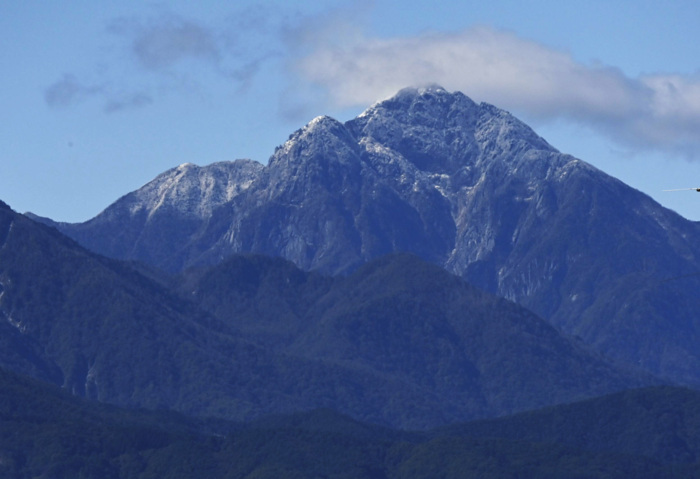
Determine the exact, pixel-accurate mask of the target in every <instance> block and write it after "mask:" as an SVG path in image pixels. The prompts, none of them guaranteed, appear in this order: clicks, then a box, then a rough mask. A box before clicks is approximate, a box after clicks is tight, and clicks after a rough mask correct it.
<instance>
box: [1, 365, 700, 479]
mask: <svg viewBox="0 0 700 479" xmlns="http://www.w3.org/2000/svg"><path fill="white" fill-rule="evenodd" d="M667 404H671V405H672V406H673V407H674V409H673V411H675V412H676V414H678V415H679V417H680V418H687V419H688V420H687V421H685V422H683V421H678V420H675V418H674V417H673V416H670V415H669V412H668V410H667V409H666V405H667ZM699 404H700V399H699V398H698V393H697V392H690V391H684V390H680V389H673V388H663V389H643V390H637V391H630V392H626V393H623V394H616V395H612V396H608V397H605V398H600V399H596V400H594V401H586V402H582V403H576V404H571V405H567V406H560V407H555V408H551V409H546V410H542V411H536V412H533V413H532V414H531V415H529V414H524V415H520V416H514V417H505V418H500V419H498V420H495V421H489V422H488V423H482V422H478V423H467V424H464V425H460V426H455V427H451V428H447V429H440V430H433V431H427V432H424V433H413V432H404V431H396V430H391V429H386V428H382V427H378V426H373V425H369V424H365V423H361V422H358V421H355V420H353V419H351V418H349V417H347V416H343V415H341V414H338V413H336V412H333V411H331V410H328V409H321V410H315V411H310V412H305V413H297V414H294V415H276V416H272V417H265V418H261V419H259V420H256V421H253V422H250V423H246V424H240V423H229V422H225V421H221V420H218V421H216V422H214V421H200V420H193V419H191V418H187V417H183V416H181V415H178V414H175V413H170V412H163V411H147V410H127V409H120V408H116V407H113V406H108V405H104V404H99V403H95V402H92V401H88V400H85V399H83V398H78V397H75V396H71V395H69V394H67V392H66V391H65V390H60V389H58V388H57V387H55V386H50V385H46V384H43V383H40V382H38V381H36V380H32V379H29V378H27V377H23V376H20V375H16V374H13V373H10V372H8V371H6V370H4V369H2V368H0V475H2V477H3V478H8V479H29V478H32V477H84V478H115V479H116V478H123V479H131V478H134V479H136V478H138V479H148V478H158V477H169V478H189V477H193V476H197V477H207V478H211V479H216V478H253V477H328V478H343V477H355V478H366V479H377V478H386V477H395V478H401V479H412V478H418V477H436V476H440V477H465V476H468V477H471V476H476V475H478V476H479V477H484V478H490V477H518V476H522V475H523V474H525V475H527V476H528V477H609V478H622V477H641V478H661V477H695V476H697V474H698V467H697V458H698V453H699V451H700V443H699V442H698V424H697V419H696V418H697V417H698V416H699V415H700V407H699ZM618 414H620V417H619V418H618V417H616V416H617V415H618ZM607 421H609V423H607V424H609V427H608V428H607V429H605V425H606V422H607ZM552 425H556V428H555V429H552ZM601 426H602V427H601ZM601 433H603V435H602V436H601ZM596 439H602V442H596ZM572 443H577V446H572V445H571V444H572Z"/></svg>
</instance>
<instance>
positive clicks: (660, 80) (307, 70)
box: [296, 27, 700, 157]
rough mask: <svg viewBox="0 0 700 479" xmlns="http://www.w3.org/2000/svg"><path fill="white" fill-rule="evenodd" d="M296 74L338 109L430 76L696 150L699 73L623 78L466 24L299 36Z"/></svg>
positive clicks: (634, 143) (503, 103)
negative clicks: (397, 32)
mask: <svg viewBox="0 0 700 479" xmlns="http://www.w3.org/2000/svg"><path fill="white" fill-rule="evenodd" d="M304 48H305V49H306V50H307V51H308V53H307V54H306V55H304V56H303V57H302V58H300V60H299V62H298V63H297V65H296V67H297V71H298V72H299V73H300V74H301V75H302V76H303V77H304V78H305V79H306V80H308V81H310V82H312V83H314V84H316V85H318V86H321V87H323V88H324V89H325V90H326V91H327V92H328V94H329V96H330V98H331V99H332V100H333V101H334V102H335V103H336V104H337V105H339V106H358V105H363V104H369V103H371V102H373V101H375V100H377V99H381V98H386V97H388V96H390V95H392V94H393V93H395V92H396V91H397V90H399V89H401V88H403V87H405V86H407V85H420V84H425V83H428V82H434V83H439V84H441V85H442V86H444V87H445V88H448V89H451V90H460V91H462V92H464V93H465V94H467V95H469V96H471V97H472V98H474V99H475V100H478V101H487V102H489V103H493V104H495V105H497V106H499V107H502V108H506V109H510V110H513V111H515V112H517V113H519V114H525V115H527V116H528V117H530V118H533V119H540V120H553V119H566V120H571V121H575V122H578V123H581V124H584V125H587V126H589V127H592V128H594V129H596V130H598V131H600V132H602V133H603V134H605V135H607V136H609V137H611V138H612V139H613V140H615V141H616V142H618V143H619V144H621V145H624V146H626V147H629V148H632V149H635V148H637V147H644V148H649V147H651V148H655V149H660V150H673V151H674V153H681V154H684V155H686V156H688V157H693V156H695V155H696V154H695V153H694V151H696V150H698V149H699V147H700V135H698V132H700V77H698V76H681V75H673V74H656V75H647V76H640V77H637V78H631V77H629V76H627V75H625V74H624V73H623V72H622V71H621V70H619V69H617V68H615V67H611V66H605V65H599V64H584V63H581V62H579V61H577V60H575V59H574V58H573V57H572V56H571V55H570V54H569V53H567V52H563V51H559V50H556V49H553V48H550V47H547V46H544V45H542V44H539V43H537V42H534V41H531V40H528V39H525V38H522V37H519V36H517V35H515V34H513V33H510V32H505V31H501V30H496V29H493V28H488V27H475V28H471V29H468V30H464V31H459V32H453V33H425V34H422V35H417V36H412V37H397V38H372V37H367V36H361V37H360V36H355V37H354V38H353V41H352V42H348V43H344V44H343V43H338V42H319V41H314V42H313V43H307V44H306V45H304Z"/></svg>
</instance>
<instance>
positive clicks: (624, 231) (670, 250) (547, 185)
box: [59, 87, 700, 386]
mask: <svg viewBox="0 0 700 479" xmlns="http://www.w3.org/2000/svg"><path fill="white" fill-rule="evenodd" d="M219 167H223V166H222V165H219V166H217V168H219ZM231 167H233V166H231ZM207 168H209V167H205V168H203V169H202V171H208V170H207ZM236 168H237V167H236ZM170 174H172V172H171V173H170ZM246 178H247V180H246V181H243V180H240V181H242V182H243V183H245V184H246V185H248V184H249V186H248V188H246V189H245V190H242V191H241V192H240V194H237V195H235V196H232V197H231V198H230V200H229V201H226V202H223V203H220V204H219V203H217V204H212V207H211V208H210V210H211V216H208V217H207V218H200V219H198V220H197V221H196V222H195V223H196V224H195V223H188V221H189V220H188V219H187V218H188V217H187V216H186V215H184V214H181V213H177V214H173V215H171V216H168V217H167V221H165V219H164V224H160V225H158V229H154V228H155V225H154V228H150V227H143V226H142V221H141V220H137V219H135V217H130V216H128V215H117V214H116V212H118V211H122V210H124V209H125V208H127V205H128V203H127V202H126V199H122V200H119V201H117V202H116V203H115V204H114V205H112V206H110V207H109V208H107V209H106V210H105V211H104V212H103V213H101V214H100V215H99V216H98V217H96V218H95V219H94V220H91V221H90V222H87V223H84V224H80V225H59V227H60V228H61V229H62V230H63V231H65V232H67V233H68V234H70V235H72V236H73V237H75V238H78V239H79V240H80V241H82V242H83V244H86V245H88V246H89V247H90V248H92V249H93V250H95V251H101V252H105V253H107V254H113V255H116V256H117V257H120V258H127V259H134V258H138V259H141V260H143V261H146V262H149V263H151V264H154V265H156V266H159V267H164V268H167V269H170V270H179V269H181V268H183V267H185V266H188V265H198V264H214V263H217V262H219V261H221V260H222V259H223V258H226V257H228V256H229V255H230V254H231V253H236V252H257V253H263V254H268V255H272V256H282V257H284V258H287V259H289V260H291V261H293V262H294V263H295V264H297V265H299V266H300V267H302V268H303V269H306V270H314V269H315V270H320V271H323V272H329V273H337V272H348V271H352V270H354V269H355V268H357V267H358V266H359V265H360V264H362V263H364V262H366V261H368V260H370V259H372V258H375V257H379V256H381V255H384V254H386V253H389V252H393V251H408V252H413V253H415V254H417V255H419V256H420V257H422V258H424V259H426V260H428V261H431V262H434V263H436V264H440V265H443V266H444V267H446V268H447V269H448V270H450V271H452V272H454V273H456V274H458V275H461V276H463V277H464V278H466V279H468V280H469V281H470V282H472V283H473V284H475V285H477V286H479V287H481V288H483V289H486V290H487V291H490V292H493V293H496V294H498V295H500V296H504V297H506V298H509V299H512V300H514V301H516V302H518V303H519V304H521V305H524V306H526V307H527V308H528V309H531V310H532V311H534V312H535V313H537V314H539V315H541V316H542V317H544V318H546V319H547V320H549V321H550V322H551V323H552V324H554V325H555V326H557V327H559V328H561V329H562V330H563V331H565V332H567V333H568V334H571V335H576V336H578V337H580V338H582V339H583V340H584V341H585V342H586V343H588V344H590V345H593V346H594V347H595V348H596V349H597V350H599V351H601V352H602V353H604V354H606V355H609V356H611V357H614V358H616V359H618V360H621V361H625V362H627V363H629V364H632V365H642V366H643V367H645V368H647V369H648V370H649V371H651V372H653V373H655V374H660V375H663V376H665V377H667V378H670V379H672V380H674V381H678V382H680V383H683V384H690V385H695V386H698V385H700V350H698V349H697V348H696V347H695V345H696V344H697V343H698V340H700V323H698V321H696V320H695V319H694V318H695V317H696V314H695V312H696V311H698V309H700V297H698V296H697V295H696V294H695V292H696V291H697V290H698V288H699V287H700V277H694V276H686V277H684V278H682V279H681V280H674V281H666V280H667V279H670V278H676V277H679V276H683V275H687V274H689V273H694V272H697V271H700V224H697V223H693V222H690V221H687V220H685V219H683V218H681V217H680V216H678V215H677V214H675V213H673V212H671V211H669V210H666V209H664V208H662V207H661V206H659V205H658V204H657V203H655V202H654V201H653V200H651V199H650V198H648V197H647V196H645V195H643V194H642V193H640V192H638V191H636V190H633V189H632V188H629V187H628V186H626V185H624V184H623V183H621V182H620V181H617V180H616V179H614V178H611V177H610V176H608V175H606V174H604V173H603V172H601V171H599V170H597V169H596V168H594V167H592V166H590V165H589V164H586V163H585V162H583V161H580V160H578V159H576V158H573V157H571V156H569V155H566V154H562V153H560V152H558V151H557V150H556V149H554V148H553V147H552V146H550V145H549V144H548V143H547V142H546V141H545V140H543V139H542V138H540V137H538V136H537V135H536V134H535V133H534V132H533V131H532V130H531V129H530V128H529V127H527V126H526V125H525V124H523V123H522V122H520V121H518V120H517V119H515V118H514V117H512V116H511V115H510V114H508V113H507V112H504V111H502V110H499V109H497V108H495V107H493V106H491V105H487V104H476V103H474V102H472V101H471V100H470V99H469V98H467V97H466V96H464V95H463V94H461V93H449V92H446V91H445V90H443V89H441V88H439V87H430V88H424V89H406V90H403V91H401V92H399V93H398V94H397V95H396V96H395V97H393V98H391V99H389V100H386V101H383V102H381V103H378V104H376V105H374V106H372V107H370V108H369V109H368V110H367V111H365V112H364V113H363V114H362V115H360V116H359V117H358V118H356V119H354V120H351V121H349V122H347V123H345V124H342V123H340V122H338V121H335V120H333V119H331V118H328V117H319V118H316V119H314V120H313V121H312V122H310V123H309V124H308V125H307V126H305V127H304V128H302V129H300V130H299V131H297V132H295V133H294V134H293V135H291V137H290V139H289V140H288V141H287V142H286V143H285V144H284V145H282V146H281V147H279V148H278V149H277V150H276V151H275V153H274V154H273V155H272V157H271V159H270V162H269V164H268V165H267V166H266V167H258V168H256V169H254V172H249V174H248V176H247V177H246ZM144 188H145V189H152V188H153V185H147V186H146V187H144ZM139 191H141V190H139ZM134 194H140V193H139V192H136V193H134ZM173 198H179V199H180V201H182V202H185V203H187V202H189V201H191V199H190V198H192V197H191V196H187V195H182V196H177V195H175V196H173ZM195 198H199V197H197V196H195ZM205 203H206V202H205ZM206 204H208V203H206ZM217 205H218V206H217ZM149 208H150V209H153V208H155V206H153V205H152V206H149ZM127 209H128V208H127ZM164 218H165V217H164ZM180 222H184V223H183V224H184V225H185V227H183V229H182V230H180V231H182V234H180V233H178V234H169V233H168V232H172V231H178V228H179V227H178V224H180ZM187 225H190V226H187ZM122 231H135V232H136V233H135V234H134V235H133V236H134V238H137V237H139V236H140V235H141V234H143V235H145V236H147V237H149V238H152V239H153V242H152V243H151V245H152V246H149V248H148V251H152V252H153V253H152V254H146V251H145V250H144V252H143V253H144V254H141V253H138V254H136V253H133V252H134V251H135V249H138V248H137V246H136V244H137V241H136V240H135V239H133V240H129V239H128V238H124V247H123V249H122V250H120V251H115V249H114V248H113V246H112V245H110V244H109V241H106V238H111V237H114V236H119V235H121V232H122ZM158 232H162V236H160V237H159V236H158V234H159V233H158ZM158 244H159V245H160V246H157V245H158Z"/></svg>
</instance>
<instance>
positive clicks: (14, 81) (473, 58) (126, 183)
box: [0, 0, 700, 221]
mask: <svg viewBox="0 0 700 479" xmlns="http://www.w3.org/2000/svg"><path fill="white" fill-rule="evenodd" d="M699 20H700V4H698V3H697V2H695V1H684V0H679V1H669V2H658V1H654V2H652V1H644V0H641V1H639V0H638V1H616V2H610V1H598V0H590V1H589V2H583V3H582V2H565V1H558V2H557V1H539V2H537V1H531V2H528V1H506V0H490V1H489V2H485V1H483V0H481V1H478V2H476V1H443V2H439V3H437V2H432V3H430V2H412V1H402V2H398V1H379V0H377V1H369V0H367V1H354V2H349V1H331V0H326V1H323V0H318V1H315V2H296V3H295V2H289V1H288V2H282V1H267V2H266V1H237V2H215V1H207V0H203V1H199V2H189V1H172V2H145V1H134V0H120V1H112V0H103V1H100V2H93V1H87V0H81V1H78V0H74V1H72V0H67V1H65V2H54V1H38V0H37V1H19V0H7V1H3V2H0V31H2V35H0V65H1V66H2V72H3V73H2V75H0V107H1V108H2V112H3V114H4V121H3V126H2V128H0V199H2V200H3V201H5V202H7V203H8V204H10V206H12V207H13V208H14V209H15V210H17V211H20V212H25V211H32V212H33V213H36V214H39V215H43V216H48V217H51V218H53V219H56V220H60V221H83V220H87V219H89V218H91V217H92V216H94V215H96V214H97V213H99V212H100V211H101V210H102V209H104V208H105V207H106V206H108V205H109V204H110V203H111V202H113V201H114V200H116V199H117V198H119V197H120V196H122V195H124V194H126V193H128V192H130V191H132V190H135V189H137V188H139V187H140V186H142V185H143V184H145V183H147V182H148V181H150V180H151V179H152V178H154V177H155V176H156V175H157V174H159V173H161V172H163V171H165V170H166V169H168V168H171V167H174V166H177V165H179V164H181V163H185V162H192V163H196V164H200V165H204V164H208V163H212V162H215V161H222V160H233V159H236V158H252V159H254V160H257V161H260V162H262V163H266V162H267V159H268V158H269V156H270V155H271V154H272V153H273V151H274V148H275V146H277V145H279V144H281V143H283V142H284V141H285V140H286V139H287V137H288V136H289V134H290V133H292V132H293V131H294V130H295V129H297V128H299V127H301V126H303V125H304V124H306V123H307V122H308V121H310V120H311V119H312V118H314V117H315V116H318V115H321V114H327V115H330V116H333V117H335V118H337V119H338V120H341V121H344V120H348V119H350V118H353V117H354V116H356V115H357V114H359V113H360V112H361V111H362V110H364V109H365V108H366V107H367V106H369V105H370V104H372V103H374V102H375V101H378V100H381V99H384V98H386V97H388V96H391V95H392V94H393V93H395V92H396V91H397V90H398V89H400V88H402V87H404V86H409V85H420V84H425V83H438V84H440V85H442V86H444V87H445V88H447V89H448V90H459V91H462V92H463V93H465V94H466V95H468V96H470V97H471V98H472V99H474V100H476V101H485V102H488V103H492V104H494V105H496V106H498V107H500V108H504V109H507V110H509V111H511V112H513V113H514V114H515V115H516V116H518V117H519V118H521V119H522V120H524V121H526V122H527V123H528V124H530V125H531V126H532V127H533V128H534V129H535V130H536V131H537V132H538V133H539V134H540V135H542V136H543V137H544V138H545V139H547V141H549V143H551V144H552V145H554V146H555V147H557V148H558V149H559V150H561V151H563V152H565V153H570V154H572V155H574V156H576V157H578V158H581V159H583V160H585V161H588V162H590V163H592V164H594V165H595V166H597V167H598V168H600V169H601V170H603V171H605V172H607V173H609V174H611V175H613V176H616V177H618V178H620V179H621V180H623V181H624V182H626V183H627V184H629V185H631V186H633V187H634V188H637V189H639V190H641V191H643V192H645V193H647V194H649V195H651V196H652V197H654V198H655V199H656V200H657V201H659V202H660V203H662V204H663V205H664V206H667V207H669V208H671V209H673V210H675V211H677V212H678V213H680V214H682V215H683V216H685V217H687V218H689V219H693V220H700V195H698V194H697V193H694V192H674V193H668V192H663V191H662V190H664V189H672V188H683V187H695V186H700V31H699V29H698V28H697V25H698V21H699Z"/></svg>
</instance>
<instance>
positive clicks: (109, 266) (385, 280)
mask: <svg viewBox="0 0 700 479" xmlns="http://www.w3.org/2000/svg"><path fill="white" fill-rule="evenodd" d="M0 244H1V245H2V246H0V284H1V285H2V296H1V297H0V324H1V325H3V327H2V329H0V333H2V336H0V339H1V340H2V343H3V345H4V346H5V347H6V349H5V350H4V351H3V352H2V353H0V361H1V362H0V366H2V367H5V368H8V369H11V370H13V371H16V372H21V373H25V374H32V375H34V376H35V377H37V378H40V379H43V380H45V381H48V382H53V383H54V384H57V385H59V386H61V387H63V388H65V389H66V390H68V391H70V392H72V393H73V394H76V395H81V396H85V397H88V398H91V399H96V400H99V401H102V402H108V403H112V404H117V405H121V406H127V407H147V408H158V409H170V410H176V411H180V412H183V413H186V414H190V415H196V416H216V417H225V418H229V419H236V420H243V419H250V418H253V417H259V416H261V415H264V414H270V413H290V412H296V411H306V410H311V409H314V408H319V407H327V408H332V409H334V410H337V411H340V412H342V413H344V414H348V415H350V416H352V417H354V418H356V419H361V420H365V421H369V422H373V423H377V424H386V425H390V426H393V427H402V428H428V427H432V426H437V425H444V424H448V423H450V422H454V421H465V420H469V419H473V418H481V417H493V416H496V415H502V414H505V413H509V412H515V411H523V410H526V409H531V408H534V407H542V406H545V405H551V404H556V403H560V402H569V401H573V400H577V399H582V398H586V397H592V396H595V395H599V394H605V393H609V392H613V391H618V390H622V389H627V388H630V387H638V386H643V385H648V384H653V383H654V382H655V380H653V379H652V378H649V377H648V376H645V375H642V374H639V373H636V372H633V371H627V370H623V369H620V368H618V367H616V366H612V365H611V364H610V363H608V362H607V361H605V360H604V359H603V358H601V357H599V356H597V355H596V354H593V353H590V352H589V351H588V350H587V349H586V348H585V347H584V346H583V345H582V344H580V343H578V342H576V341H573V340H571V339H569V338H567V337H565V336H563V335H561V334H560V333H559V332H558V331H557V330H555V329H554V328H552V327H551V326H550V325H548V324H547V323H546V322H545V321H543V320H542V319H540V318H538V317H536V316H535V315H533V314H532V313H530V312H528V311H526V310H524V309H523V308H521V307H519V306H517V305H515V304H513V303H511V302H509V301H506V300H502V299H497V298H494V297H493V296H492V295H489V294H487V293H483V292H479V291H477V290H476V289H474V288H473V287H471V286H469V285H468V284H466V283H465V282H464V281H463V280H461V279H460V278H458V277H456V276H453V275H451V274H449V273H447V272H446V271H444V270H443V269H441V268H439V267H437V266H434V265H430V264H427V263H425V262H424V261H423V260H420V259H419V258H417V257H415V256H411V255H408V256H406V255H393V256H389V257H386V258H382V259H378V260H375V261H372V262H370V263H368V264H367V265H365V266H363V267H362V268H360V269H358V270H357V271H356V272H355V273H354V274H353V275H351V276H349V277H347V278H332V277H327V276H323V275H320V274H318V273H307V272H304V271H302V270H300V269H298V268H297V267H296V266H294V265H293V264H292V263H290V262H287V261H284V260H282V259H279V258H265V257H260V256H250V257H233V258H231V259H229V260H228V261H226V262H223V263H220V264H219V265H216V266H213V267H210V268H205V269H199V270H189V271H188V272H186V273H183V274H182V275H181V276H179V277H175V278H173V279H171V281H172V284H169V283H168V282H167V281H165V280H161V281H159V282H157V281H155V280H154V279H151V278H149V277H146V276H144V275H142V274H140V273H139V272H137V271H136V270H134V269H133V268H131V267H130V266H129V265H127V264H124V263H122V262H120V261H117V260H111V259H107V258H105V257H102V256H98V255H96V254H93V253H90V252H88V251H86V250H84V249H83V248H82V247H80V246H79V245H78V244H77V243H75V242H74V241H72V240H70V239H68V238H66V237H65V236H63V235H61V234H60V233H59V232H58V231H56V230H55V229H53V228H49V227H46V226H44V225H41V224H38V223H36V222H34V221H32V220H30V219H29V218H27V217H25V216H22V215H19V214H17V213H15V212H14V211H12V210H11V209H10V208H9V207H7V206H6V205H3V206H2V207H0Z"/></svg>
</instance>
